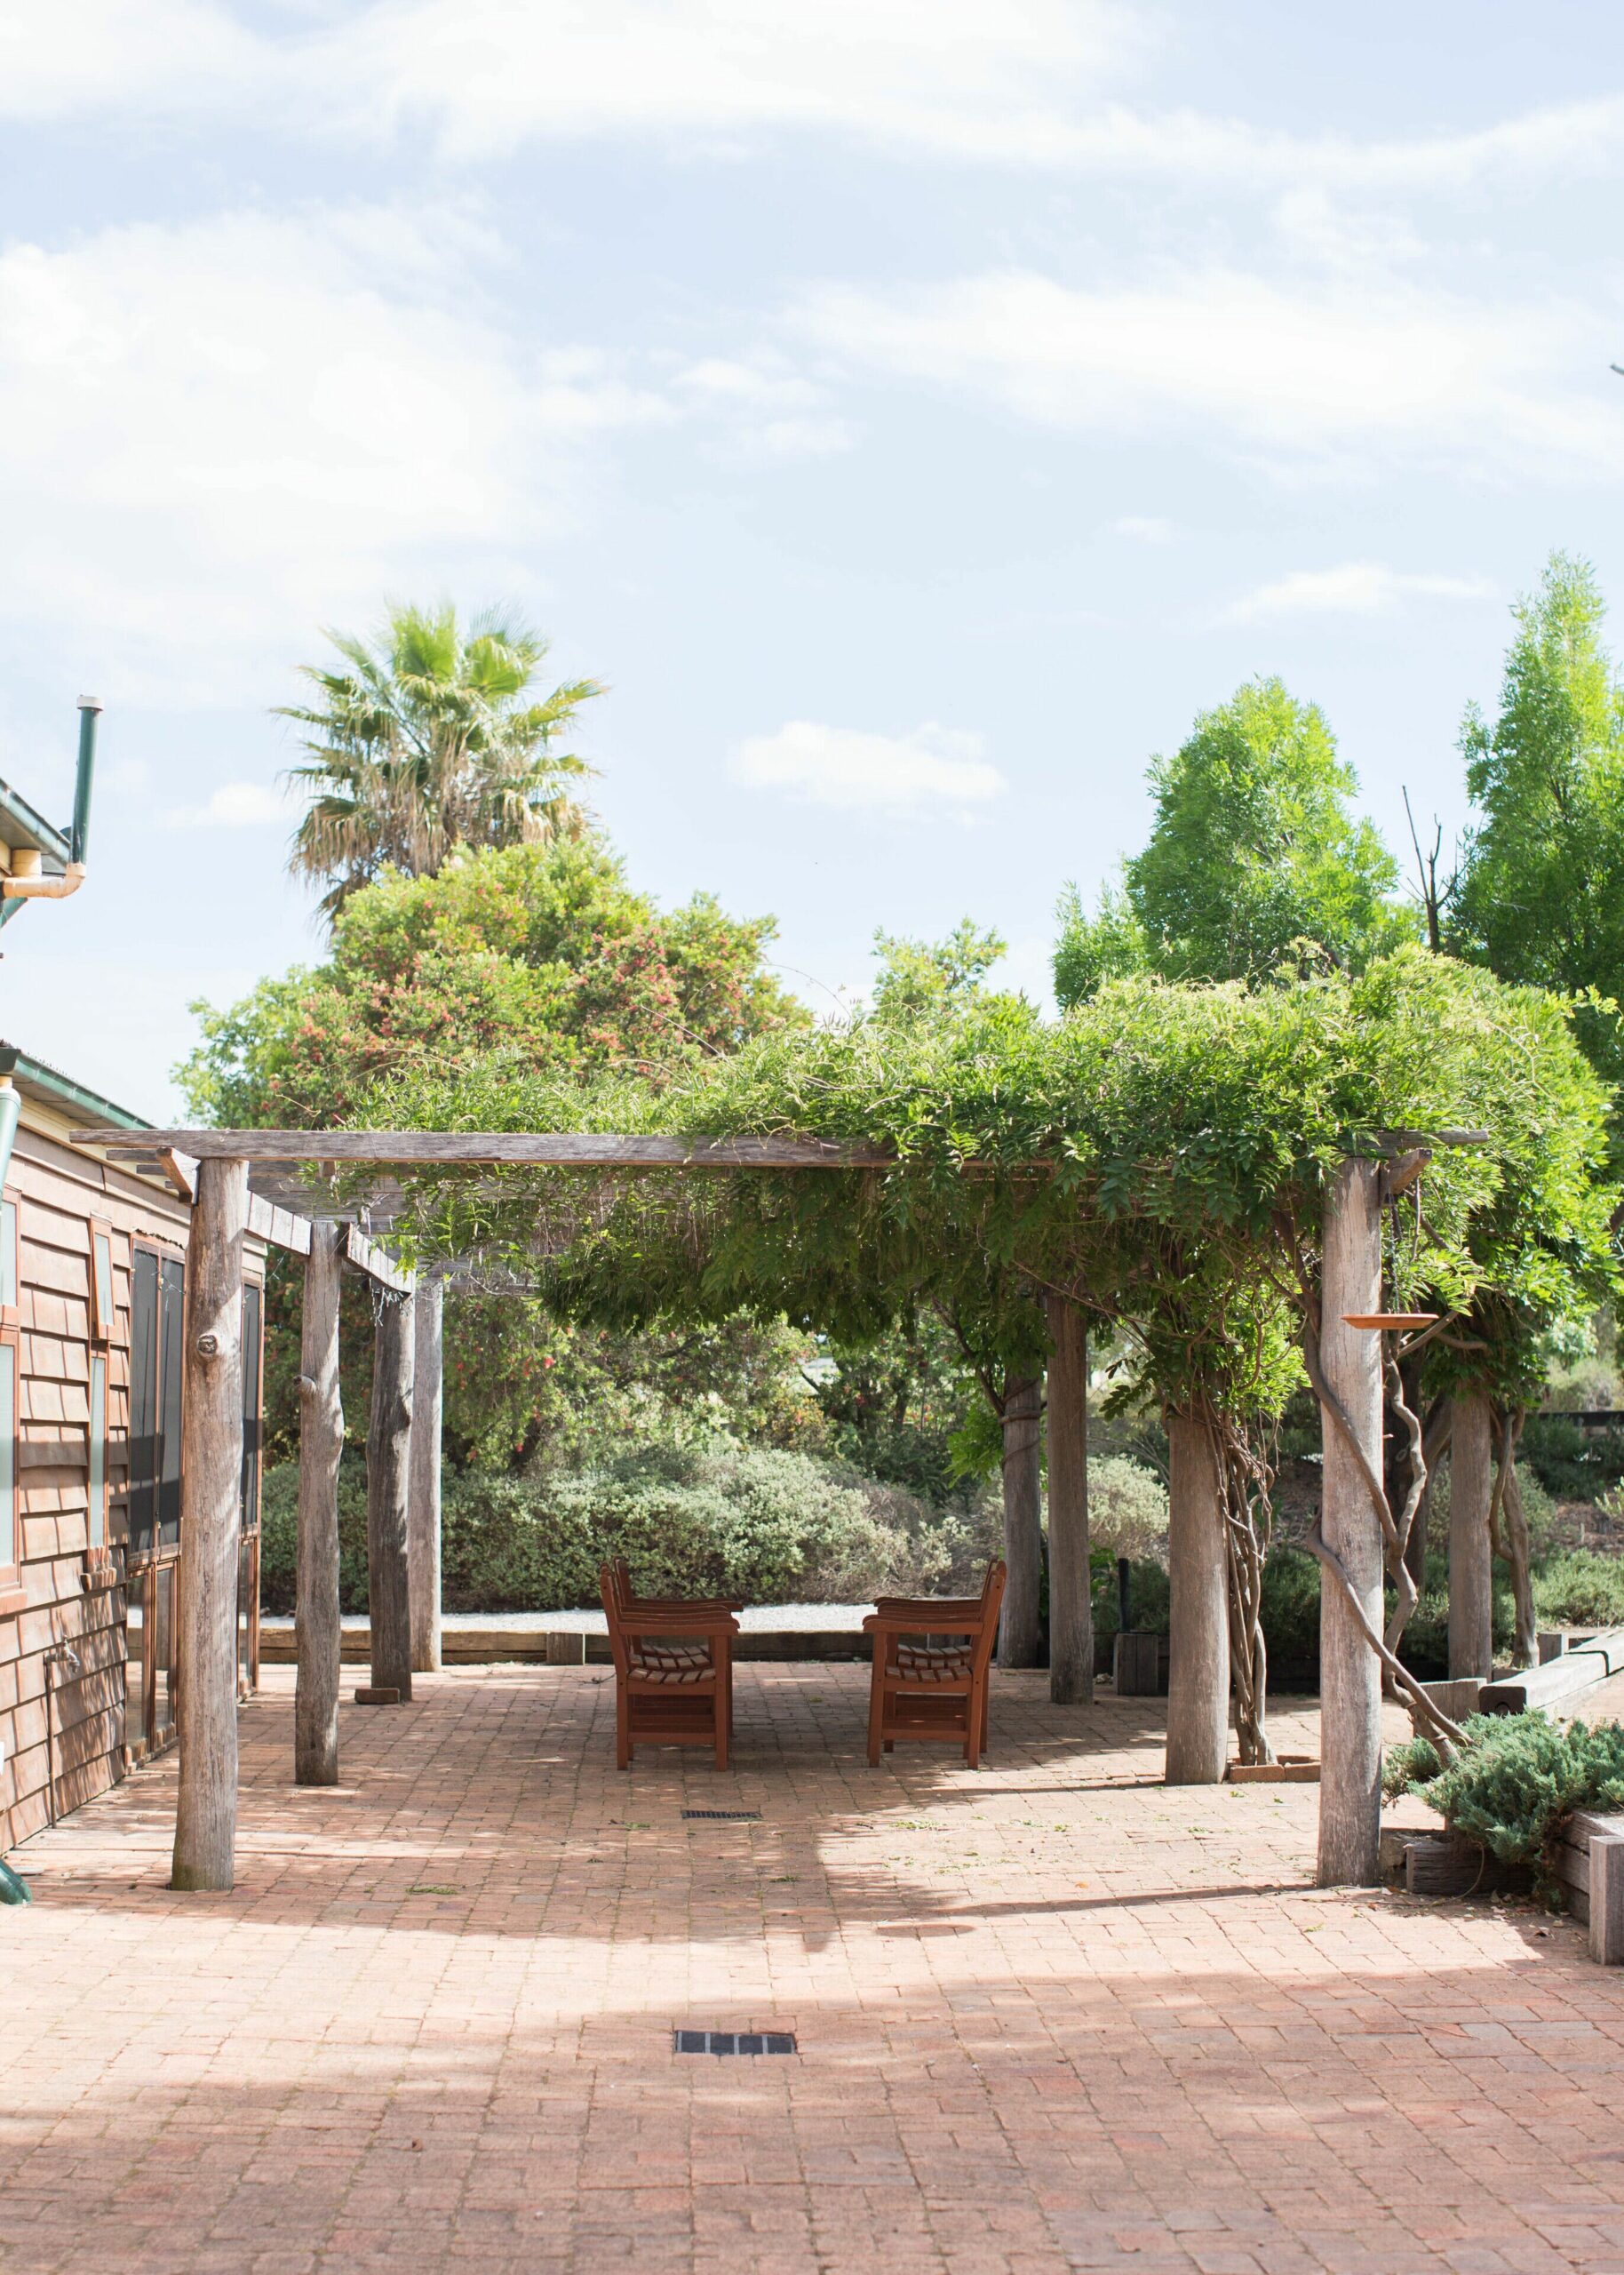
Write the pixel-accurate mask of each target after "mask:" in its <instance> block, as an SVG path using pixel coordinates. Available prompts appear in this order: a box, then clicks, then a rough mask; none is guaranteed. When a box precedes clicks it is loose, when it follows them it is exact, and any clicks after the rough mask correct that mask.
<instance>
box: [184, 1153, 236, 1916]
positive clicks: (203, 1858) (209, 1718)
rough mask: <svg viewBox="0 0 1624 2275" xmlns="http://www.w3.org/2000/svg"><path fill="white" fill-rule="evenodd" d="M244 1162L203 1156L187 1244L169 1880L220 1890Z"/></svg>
mask: <svg viewBox="0 0 1624 2275" xmlns="http://www.w3.org/2000/svg"><path fill="white" fill-rule="evenodd" d="M247 1230H248V1164H247V1162H246V1161H233V1160H230V1159H226V1160H217V1161H203V1162H200V1163H199V1165H198V1172H197V1193H196V1199H195V1203H194V1205H193V1209H192V1227H191V1237H190V1240H189V1241H188V1243H187V1306H186V1330H185V1359H184V1362H183V1366H182V1385H183V1403H182V1419H181V1436H180V1443H181V1454H180V1539H181V1556H180V1589H179V1594H180V1604H179V1664H180V1669H181V1675H180V1688H179V1699H178V1701H177V1708H176V1718H175V1719H176V1722H177V1725H178V1728H179V1738H180V1774H179V1797H178V1800H177V1804H176V1809H175V1853H174V1864H173V1869H172V1872H171V1879H170V1886H171V1888H182V1889H187V1890H194V1889H205V1888H207V1889H229V1888H230V1887H231V1886H232V1882H233V1879H234V1877H235V1864H236V1833H237V1542H238V1535H239V1532H240V1530H241V1519H242V1504H243V1238H244V1235H245V1234H246V1233H247Z"/></svg>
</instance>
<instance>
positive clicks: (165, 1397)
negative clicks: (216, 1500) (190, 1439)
mask: <svg viewBox="0 0 1624 2275" xmlns="http://www.w3.org/2000/svg"><path fill="white" fill-rule="evenodd" d="M159 1284H160V1296H159V1305H158V1342H159V1369H158V1539H159V1541H160V1543H161V1545H163V1547H165V1548H173V1547H174V1546H175V1545H176V1544H177V1543H178V1542H179V1538H180V1382H181V1366H182V1351H183V1345H182V1339H181V1338H182V1336H183V1333H184V1330H185V1324H186V1273H185V1270H184V1268H183V1267H182V1265H181V1264H180V1261H179V1258H178V1257H172V1256H166V1257H163V1269H162V1273H161V1278H160V1283H159Z"/></svg>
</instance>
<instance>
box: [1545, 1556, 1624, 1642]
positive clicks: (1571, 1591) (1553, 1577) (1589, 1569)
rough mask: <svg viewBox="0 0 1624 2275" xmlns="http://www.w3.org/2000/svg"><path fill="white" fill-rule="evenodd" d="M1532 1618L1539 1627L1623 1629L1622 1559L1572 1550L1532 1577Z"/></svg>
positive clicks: (1623, 1575) (1623, 1585) (1550, 1561)
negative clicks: (1533, 1617)
mask: <svg viewBox="0 0 1624 2275" xmlns="http://www.w3.org/2000/svg"><path fill="white" fill-rule="evenodd" d="M1533 1608H1534V1616H1535V1618H1536V1619H1537V1620H1538V1621H1539V1623H1540V1625H1541V1626H1542V1627H1624V1557H1620V1556H1601V1555H1598V1554H1597V1553H1596V1551H1595V1550H1594V1549H1590V1548H1571V1549H1569V1550H1568V1551H1567V1552H1566V1553H1565V1554H1564V1555H1561V1556H1553V1557H1551V1558H1549V1559H1548V1561H1547V1562H1546V1563H1544V1564H1543V1565H1542V1566H1541V1567H1540V1569H1539V1570H1538V1571H1537V1572H1536V1573H1535V1574H1534V1576H1533Z"/></svg>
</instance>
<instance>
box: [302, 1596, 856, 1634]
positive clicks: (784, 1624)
mask: <svg viewBox="0 0 1624 2275" xmlns="http://www.w3.org/2000/svg"><path fill="white" fill-rule="evenodd" d="M873 1608H874V1607H873V1605H872V1603H752V1604H751V1605H749V1606H748V1607H747V1608H746V1609H744V1611H742V1612H741V1613H740V1614H739V1625H740V1626H741V1627H742V1628H743V1629H744V1632H745V1633H746V1634H750V1635H782V1634H785V1633H797V1634H799V1633H807V1632H810V1633H814V1634H819V1635H833V1634H844V1633H846V1632H848V1631H849V1632H860V1631H861V1629H862V1626H863V1622H864V1619H865V1618H866V1616H868V1614H869V1613H870V1612H871V1611H872V1609H873ZM260 1624H261V1626H262V1627H265V1628H270V1629H280V1630H282V1631H283V1632H286V1633H289V1634H291V1633H292V1632H293V1622H292V1621H291V1619H272V1618H269V1617H267V1618H265V1619H263V1620H262V1621H261V1622H260ZM344 1624H345V1626H346V1628H347V1629H350V1630H352V1631H354V1632H355V1633H357V1634H359V1633H362V1632H364V1630H365V1628H366V1624H367V1623H366V1619H365V1617H364V1616H356V1615H354V1614H351V1615H349V1616H346V1619H345V1622H344ZM441 1625H442V1627H444V1628H446V1629H447V1630H449V1631H452V1632H455V1631H456V1630H458V1629H459V1628H461V1629H470V1628H475V1629H486V1628H492V1627H495V1628H501V1629H503V1630H505V1631H506V1632H510V1633H513V1632H529V1631H531V1630H534V1631H535V1632H537V1633H538V1634H545V1633H546V1632H548V1631H549V1630H556V1631H558V1632H561V1633H563V1634H566V1635H607V1634H608V1633H609V1622H608V1621H607V1620H606V1619H605V1618H604V1616H603V1614H602V1613H601V1611H593V1610H581V1611H448V1612H447V1613H446V1614H445V1616H444V1617H443V1618H442V1621H441Z"/></svg>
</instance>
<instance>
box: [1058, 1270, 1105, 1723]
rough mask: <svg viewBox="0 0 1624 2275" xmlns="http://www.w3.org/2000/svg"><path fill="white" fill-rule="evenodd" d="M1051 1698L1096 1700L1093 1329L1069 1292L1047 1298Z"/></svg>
mask: <svg viewBox="0 0 1624 2275" xmlns="http://www.w3.org/2000/svg"><path fill="white" fill-rule="evenodd" d="M1048 1322H1049V1341H1050V1343H1051V1344H1052V1345H1053V1346H1054V1349H1053V1354H1052V1356H1051V1357H1050V1360H1049V1377H1048V1433H1049V1696H1050V1698H1051V1699H1053V1701H1054V1702H1055V1704H1056V1705H1057V1706H1076V1705H1079V1704H1080V1705H1085V1706H1086V1705H1087V1704H1090V1703H1091V1702H1092V1700H1093V1697H1094V1607H1093V1603H1092V1601H1091V1600H1090V1593H1089V1573H1088V1330H1087V1326H1086V1324H1085V1322H1084V1319H1083V1314H1082V1313H1081V1312H1080V1311H1079V1309H1078V1307H1077V1305H1075V1304H1074V1303H1071V1302H1070V1301H1069V1300H1068V1298H1067V1297H1064V1296H1051V1297H1049V1299H1048Z"/></svg>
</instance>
